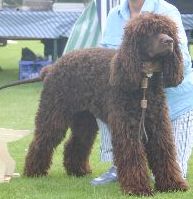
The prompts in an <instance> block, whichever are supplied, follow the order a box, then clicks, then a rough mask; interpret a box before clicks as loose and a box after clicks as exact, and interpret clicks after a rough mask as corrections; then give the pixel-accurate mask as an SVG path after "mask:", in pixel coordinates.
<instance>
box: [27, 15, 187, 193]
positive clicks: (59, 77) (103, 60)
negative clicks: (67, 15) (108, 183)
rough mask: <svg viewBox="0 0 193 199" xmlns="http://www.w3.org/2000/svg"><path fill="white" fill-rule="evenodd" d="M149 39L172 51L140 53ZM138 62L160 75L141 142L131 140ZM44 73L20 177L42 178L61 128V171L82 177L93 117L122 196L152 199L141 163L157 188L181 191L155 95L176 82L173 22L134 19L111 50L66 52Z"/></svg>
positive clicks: (160, 98) (163, 109)
mask: <svg viewBox="0 0 193 199" xmlns="http://www.w3.org/2000/svg"><path fill="white" fill-rule="evenodd" d="M155 34H158V36H160V34H165V35H168V36H169V37H170V38H172V39H173V47H174V50H173V53H169V54H168V55H164V56H163V55H161V54H159V53H158V54H155V56H153V57H152V56H150V54H148V53H149V52H150V51H149V52H147V50H146V48H143V49H142V48H141V46H143V45H145V44H146V42H145V41H146V40H147V39H146V36H149V35H150V36H151V35H152V38H153V37H154V36H153V35H155ZM154 38H155V37H154ZM158 38H159V37H158ZM150 40H151V37H150ZM143 41H144V44H143ZM160 45H161V44H160ZM151 46H153V45H149V47H151ZM150 50H151V49H150ZM144 62H150V63H151V64H152V65H154V64H157V63H158V64H157V65H159V66H160V70H161V71H162V72H157V73H155V74H154V75H153V77H152V78H151V80H150V82H149V88H148V92H147V96H148V108H147V113H146V117H145V127H146V130H147V134H148V139H149V141H148V142H147V143H146V142H144V140H143V139H139V136H138V131H139V121H140V116H141V108H140V100H141V98H142V93H141V88H140V83H141V81H142V77H143V72H144V71H143V69H144V68H143V63H144ZM51 70H52V71H51V72H50V74H49V76H48V77H47V78H46V79H45V83H44V88H43V91H42V94H41V100H40V106H39V109H38V112H37V116H36V129H35V135H34V139H33V141H32V143H31V145H30V148H29V152H28V154H27V157H26V163H25V170H24V174H25V175H27V176H41V175H46V174H47V172H48V169H49V167H50V163H51V158H52V154H53V150H54V148H55V147H56V146H57V145H58V144H59V143H60V142H61V140H62V138H63V137H64V136H65V133H66V131H67V128H68V127H71V129H72V135H71V137H70V139H69V141H68V143H67V144H66V145H65V150H64V166H65V168H66V170H67V173H68V174H69V175H75V176H83V175H86V174H87V173H90V171H91V170H90V166H89V155H90V151H91V148H92V145H93V142H94V139H95V137H96V132H97V125H96V120H95V118H99V119H101V120H102V121H103V122H105V123H107V124H108V125H109V126H110V129H111V131H112V143H113V153H114V161H115V164H116V166H117V171H118V180H119V182H120V185H121V188H122V190H123V191H124V192H125V193H127V194H136V195H151V194H152V188H151V187H150V182H149V177H148V170H147V169H148V165H147V164H148V163H149V167H150V168H151V169H152V172H153V174H154V176H155V186H156V189H157V190H159V191H170V190H187V189H188V185H187V183H186V181H185V180H184V179H183V178H182V175H181V172H180V168H179V165H178V164H177V162H176V149H175V145H174V141H173V135H172V130H171V123H170V120H169V117H168V109H167V105H166V99H165V95H164V92H163V88H164V86H167V87H168V86H176V85H178V84H179V83H180V82H181V81H182V79H183V68H182V56H181V53H180V50H179V47H178V37H177V28H176V25H175V23H174V22H172V21H171V20H170V19H169V18H167V17H164V16H160V15H155V14H144V15H141V16H139V17H137V18H135V19H133V20H132V21H130V22H129V23H128V24H127V26H126V28H125V34H124V38H123V43H122V45H121V46H120V49H119V50H117V51H115V50H110V49H103V48H96V49H95V48H93V49H85V50H79V51H74V52H71V53H68V54H66V55H65V56H63V57H62V58H61V59H59V60H58V61H57V63H55V64H54V65H53V67H52V69H51Z"/></svg>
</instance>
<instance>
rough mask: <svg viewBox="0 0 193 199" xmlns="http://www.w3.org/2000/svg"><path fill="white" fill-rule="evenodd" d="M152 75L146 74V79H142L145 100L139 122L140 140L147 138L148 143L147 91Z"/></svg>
mask: <svg viewBox="0 0 193 199" xmlns="http://www.w3.org/2000/svg"><path fill="white" fill-rule="evenodd" d="M152 75H153V74H152V73H145V77H144V78H143V79H142V83H141V88H142V89H143V98H142V100H141V102H140V105H141V118H140V122H139V134H138V135H139V140H142V139H143V135H144V136H145V140H146V142H148V136H147V132H146V129H145V113H146V109H147V99H146V90H147V88H148V80H149V79H150V78H151V77H152Z"/></svg>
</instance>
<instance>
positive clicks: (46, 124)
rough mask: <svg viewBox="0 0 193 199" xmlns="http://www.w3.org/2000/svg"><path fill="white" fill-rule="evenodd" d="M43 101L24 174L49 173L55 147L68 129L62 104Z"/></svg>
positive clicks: (40, 174) (39, 174)
mask: <svg viewBox="0 0 193 199" xmlns="http://www.w3.org/2000/svg"><path fill="white" fill-rule="evenodd" d="M46 100H47V102H45V100H44V101H41V103H40V108H39V111H38V114H37V116H36V129H35V135H34V138H33V141H32V143H31V144H30V147H29V150H28V154H27V157H26V162H25V168H24V175H26V176H42V175H47V171H48V169H49V167H50V164H51V160H52V155H53V151H54V148H56V146H57V145H58V144H59V143H60V142H61V141H62V139H63V137H64V136H65V133H66V131H67V128H68V126H67V121H66V120H65V118H64V113H63V112H62V111H61V107H60V105H56V104H54V103H53V102H54V101H52V102H50V101H49V100H50V99H49V98H47V99H46Z"/></svg>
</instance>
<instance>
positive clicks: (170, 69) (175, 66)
mask: <svg viewBox="0 0 193 199" xmlns="http://www.w3.org/2000/svg"><path fill="white" fill-rule="evenodd" d="M183 68H184V66H183V58H182V54H181V51H180V48H179V44H178V40H177V38H174V51H173V53H172V54H171V55H169V56H168V57H167V59H163V80H164V85H165V87H173V86H177V85H178V84H180V83H181V82H182V80H183Z"/></svg>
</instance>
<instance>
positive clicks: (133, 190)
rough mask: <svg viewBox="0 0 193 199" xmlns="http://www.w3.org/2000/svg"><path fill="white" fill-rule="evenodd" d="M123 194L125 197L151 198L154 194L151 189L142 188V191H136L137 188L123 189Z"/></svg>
mask: <svg viewBox="0 0 193 199" xmlns="http://www.w3.org/2000/svg"><path fill="white" fill-rule="evenodd" d="M123 192H124V194H127V195H136V196H153V195H154V192H153V190H152V189H151V188H149V187H143V188H142V189H137V188H130V187H127V188H125V189H124V188H123Z"/></svg>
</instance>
